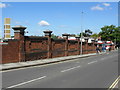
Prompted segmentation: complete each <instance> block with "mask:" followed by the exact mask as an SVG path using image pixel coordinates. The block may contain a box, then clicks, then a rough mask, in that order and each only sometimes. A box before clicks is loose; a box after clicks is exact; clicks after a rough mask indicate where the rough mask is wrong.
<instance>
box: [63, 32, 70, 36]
mask: <svg viewBox="0 0 120 90" xmlns="http://www.w3.org/2000/svg"><path fill="white" fill-rule="evenodd" d="M62 36H70V34H67V33H64V34H62Z"/></svg>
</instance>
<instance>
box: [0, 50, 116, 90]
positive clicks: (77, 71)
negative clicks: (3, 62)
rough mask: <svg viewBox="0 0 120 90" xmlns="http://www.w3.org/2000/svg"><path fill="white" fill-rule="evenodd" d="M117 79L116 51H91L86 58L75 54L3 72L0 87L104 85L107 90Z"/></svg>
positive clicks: (99, 86) (93, 86) (82, 86)
mask: <svg viewBox="0 0 120 90" xmlns="http://www.w3.org/2000/svg"><path fill="white" fill-rule="evenodd" d="M93 55H94V54H93ZM85 56H88V54H86V55H85ZM70 57H72V56H70ZM61 58H63V57H61ZM66 58H67V59H69V58H68V57H66ZM49 60H50V59H49ZM62 60H63V59H62ZM117 78H118V51H112V52H109V53H104V54H100V55H96V54H95V55H94V56H92V55H91V54H90V55H89V56H88V57H85V58H82V56H81V57H80V58H79V57H78V58H75V57H74V59H70V60H66V61H61V62H58V63H51V64H45V65H38V66H33V67H25V68H18V69H11V70H5V71H2V88H3V90H4V89H8V88H9V89H10V88H11V89H12V88H15V89H16V88H26V89H29V88H80V90H83V89H82V88H91V89H92V88H94V89H95V90H97V88H106V90H107V89H108V88H109V87H113V86H115V85H116V84H117V83H116V80H117ZM114 82H115V83H114ZM9 89H8V90H9Z"/></svg>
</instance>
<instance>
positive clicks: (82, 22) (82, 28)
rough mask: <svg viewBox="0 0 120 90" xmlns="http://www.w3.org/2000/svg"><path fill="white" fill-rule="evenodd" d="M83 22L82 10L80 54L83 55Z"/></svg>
mask: <svg viewBox="0 0 120 90" xmlns="http://www.w3.org/2000/svg"><path fill="white" fill-rule="evenodd" d="M82 23H83V12H81V48H80V49H81V50H80V54H81V55H82V38H83V26H82Z"/></svg>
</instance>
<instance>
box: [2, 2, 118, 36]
mask: <svg viewBox="0 0 120 90" xmlns="http://www.w3.org/2000/svg"><path fill="white" fill-rule="evenodd" d="M0 8H2V19H4V18H7V17H8V18H11V26H15V25H23V26H26V27H27V29H26V31H28V32H29V33H27V34H26V35H40V36H41V35H43V31H44V30H46V29H49V30H52V31H53V33H54V34H55V35H61V34H63V33H70V34H79V33H80V31H81V24H82V26H83V31H84V30H85V29H90V30H92V31H93V32H94V33H98V32H100V28H101V27H103V26H105V25H111V24H113V25H118V3H117V2H10V3H8V2H5V3H2V5H1V6H0ZM82 11H83V12H84V14H83V19H82V20H83V22H81V12H82ZM41 21H42V22H41ZM11 31H12V32H11V34H12V35H13V30H11Z"/></svg>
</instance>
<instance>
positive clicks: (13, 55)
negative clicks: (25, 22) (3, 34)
mask: <svg viewBox="0 0 120 90" xmlns="http://www.w3.org/2000/svg"><path fill="white" fill-rule="evenodd" d="M0 48H1V49H2V50H1V51H2V52H1V53H2V62H0V63H11V62H12V63H14V62H19V41H18V40H9V41H8V42H5V43H3V44H1V45H0Z"/></svg>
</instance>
